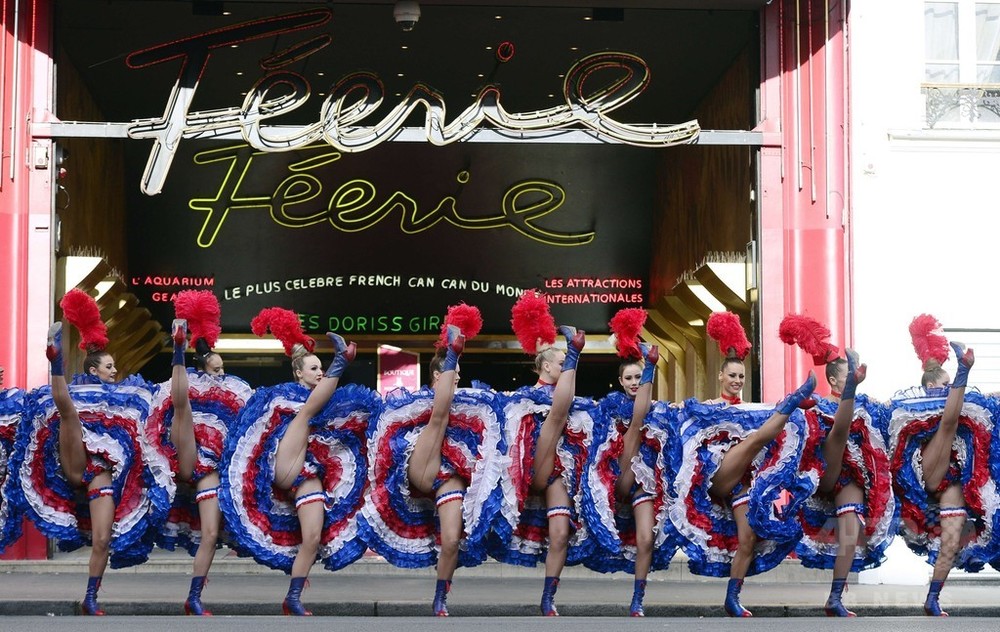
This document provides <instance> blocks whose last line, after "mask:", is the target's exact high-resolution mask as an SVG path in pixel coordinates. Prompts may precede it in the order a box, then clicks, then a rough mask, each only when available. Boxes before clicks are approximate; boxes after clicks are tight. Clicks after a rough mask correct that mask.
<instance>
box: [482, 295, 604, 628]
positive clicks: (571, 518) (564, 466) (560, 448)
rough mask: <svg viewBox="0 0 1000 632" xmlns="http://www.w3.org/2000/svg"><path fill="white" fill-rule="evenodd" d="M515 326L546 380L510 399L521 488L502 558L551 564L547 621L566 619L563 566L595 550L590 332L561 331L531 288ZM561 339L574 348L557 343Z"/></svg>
mask: <svg viewBox="0 0 1000 632" xmlns="http://www.w3.org/2000/svg"><path fill="white" fill-rule="evenodd" d="M511 326H512V328H513V330H514V334H515V335H516V336H517V339H518V341H519V342H520V343H521V348H522V349H523V350H524V351H525V353H527V354H529V355H530V356H532V357H533V359H534V370H535V373H537V374H538V381H537V382H536V383H535V384H534V385H533V386H530V387H522V388H520V389H518V390H517V391H516V392H514V393H512V394H510V395H507V396H505V397H504V398H503V407H504V417H505V419H506V424H505V427H506V431H507V444H508V445H509V446H510V450H509V451H510V454H511V457H512V458H511V462H510V468H509V470H508V475H507V476H505V477H504V484H509V485H511V486H512V487H513V489H512V493H513V495H514V496H515V497H516V499H517V507H516V511H515V512H513V513H512V514H511V515H509V516H506V519H507V521H506V524H504V529H505V535H506V531H509V532H510V536H509V538H508V537H503V538H501V540H502V542H503V544H502V546H494V547H493V548H492V550H491V554H492V555H493V557H495V558H496V559H498V560H500V561H503V562H507V563H510V564H517V565H521V566H531V567H533V566H535V565H537V564H538V563H539V562H540V561H541V560H543V559H544V565H545V578H544V582H543V584H542V597H541V603H540V609H541V613H542V614H543V615H544V616H558V614H559V612H558V610H557V608H556V605H555V595H556V591H557V590H558V588H559V579H560V576H561V575H562V571H563V568H564V567H565V566H566V565H567V563H569V564H578V563H580V562H581V561H582V560H583V559H584V558H586V557H587V556H588V555H589V553H590V546H591V544H590V542H589V537H588V533H587V530H586V529H585V527H584V526H583V525H582V524H581V521H580V514H579V507H578V506H577V504H578V501H579V494H580V491H581V487H580V485H581V481H582V475H583V466H584V464H585V462H586V459H587V450H588V446H589V445H590V440H589V439H590V437H589V433H590V432H591V430H590V428H591V427H592V424H591V423H590V419H591V417H590V411H592V410H593V408H594V406H593V402H590V401H589V400H584V399H581V398H577V397H575V394H576V370H577V365H578V363H579V357H580V352H581V351H582V350H583V347H584V344H585V334H584V332H582V331H577V330H576V329H574V328H573V327H568V326H563V327H559V328H558V329H557V328H556V325H555V320H554V319H553V318H552V314H551V313H550V312H549V306H548V302H547V300H546V298H545V296H544V295H543V294H541V293H539V292H537V291H536V290H527V291H525V292H524V293H523V294H522V295H521V296H520V297H519V298H518V300H517V302H516V303H515V304H514V306H513V307H512V308H511ZM557 334H562V335H563V336H564V337H565V339H566V351H562V350H561V349H559V348H557V347H556V346H555V340H556V336H557Z"/></svg>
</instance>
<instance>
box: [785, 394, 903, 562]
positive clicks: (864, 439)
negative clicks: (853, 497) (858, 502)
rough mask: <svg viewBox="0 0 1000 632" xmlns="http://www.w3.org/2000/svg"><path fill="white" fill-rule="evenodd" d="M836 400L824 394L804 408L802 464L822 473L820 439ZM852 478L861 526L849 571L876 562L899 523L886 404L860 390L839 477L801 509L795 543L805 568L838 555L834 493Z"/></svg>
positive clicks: (882, 557)
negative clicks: (830, 490)
mask: <svg viewBox="0 0 1000 632" xmlns="http://www.w3.org/2000/svg"><path fill="white" fill-rule="evenodd" d="M837 406H838V402H836V401H831V400H827V399H822V400H819V401H818V402H817V405H816V406H815V407H813V408H810V409H809V410H807V411H805V417H806V422H807V423H808V424H809V428H810V433H809V441H808V443H807V445H806V449H805V452H804V454H803V456H802V469H803V470H810V469H812V470H814V471H815V472H816V475H817V477H822V475H823V472H824V471H825V469H826V463H825V461H824V459H823V441H824V440H825V438H826V435H827V434H828V433H829V432H830V429H831V428H832V427H833V417H834V415H835V414H836V412H837ZM848 483H854V484H855V485H857V486H858V487H859V488H860V489H861V491H862V492H863V493H864V503H863V504H864V515H863V516H862V518H863V520H864V529H863V530H862V534H861V538H860V539H859V542H858V547H857V549H856V550H855V553H854V562H853V564H852V566H851V570H852V571H853V572H859V571H862V570H866V569H869V568H875V567H877V566H879V565H880V564H881V563H882V562H883V561H884V560H885V550H886V549H887V548H888V547H889V544H891V543H892V539H893V537H894V536H895V535H896V530H897V528H898V526H899V508H898V505H897V504H896V498H895V496H894V495H893V492H892V474H891V473H890V471H889V410H888V408H887V407H886V406H884V405H883V404H880V403H879V402H876V401H874V400H871V399H869V398H868V397H866V396H864V395H858V396H857V398H856V399H855V400H854V419H853V421H851V429H850V432H849V434H848V438H847V446H846V447H845V449H844V461H843V466H842V468H841V474H840V478H839V479H838V481H837V484H836V486H835V489H834V491H833V493H830V494H823V493H820V492H818V491H817V492H816V493H815V494H814V495H813V496H812V497H810V498H809V500H807V501H806V502H805V504H803V506H802V509H801V511H800V512H799V519H800V521H801V523H802V529H803V535H802V540H801V541H800V542H799V544H798V546H797V547H796V549H795V552H796V554H797V555H798V557H799V559H800V560H801V561H802V565H803V566H806V567H808V568H823V569H832V568H833V565H834V562H835V561H836V559H837V550H838V548H839V543H838V541H837V505H836V501H835V496H836V493H837V492H839V491H840V489H841V488H842V487H843V486H844V485H846V484H848Z"/></svg>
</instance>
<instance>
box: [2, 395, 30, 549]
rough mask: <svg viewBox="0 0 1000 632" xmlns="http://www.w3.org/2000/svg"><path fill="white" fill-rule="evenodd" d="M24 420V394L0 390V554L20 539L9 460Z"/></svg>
mask: <svg viewBox="0 0 1000 632" xmlns="http://www.w3.org/2000/svg"><path fill="white" fill-rule="evenodd" d="M24 418H25V400H24V391H22V390H21V389H19V388H11V389H7V390H4V391H0V552H2V551H3V550H4V549H5V548H7V545H9V544H10V543H12V542H14V541H15V540H17V539H18V538H19V537H21V518H22V516H23V515H24V508H23V507H22V506H21V505H20V504H19V503H15V502H12V490H11V489H10V485H11V484H12V482H11V481H12V477H11V458H12V457H13V455H14V442H15V440H16V438H17V431H18V428H20V427H21V423H22V422H23V420H24Z"/></svg>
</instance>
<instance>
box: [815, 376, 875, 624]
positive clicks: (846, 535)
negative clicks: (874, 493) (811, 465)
mask: <svg viewBox="0 0 1000 632" xmlns="http://www.w3.org/2000/svg"><path fill="white" fill-rule="evenodd" d="M845 390H846V389H845ZM864 499H865V495H864V492H862V491H861V488H860V487H858V486H857V485H855V484H854V483H849V484H847V485H845V486H844V487H843V489H841V490H840V491H839V492H837V497H836V502H837V541H838V545H839V546H838V547H837V559H836V561H835V562H834V563H833V581H832V582H831V583H830V596H829V597H827V599H826V604H824V606H823V611H824V612H826V616H828V617H854V616H857V615H855V614H854V613H853V612H851V611H850V610H848V609H847V606H845V605H844V599H843V598H844V591H845V590H847V575H848V573H850V572H851V566H853V565H854V552H855V551H856V550H857V548H858V537H859V535H860V534H861V529H862V526H863V524H864V523H863V522H862V520H863V516H864V504H863V503H864Z"/></svg>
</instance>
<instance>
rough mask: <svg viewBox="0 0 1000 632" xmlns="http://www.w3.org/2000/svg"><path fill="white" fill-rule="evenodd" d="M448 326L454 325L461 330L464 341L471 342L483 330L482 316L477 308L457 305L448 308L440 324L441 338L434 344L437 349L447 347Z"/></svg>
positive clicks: (462, 304)
mask: <svg viewBox="0 0 1000 632" xmlns="http://www.w3.org/2000/svg"><path fill="white" fill-rule="evenodd" d="M448 325H455V326H456V327H458V328H459V329H461V330H462V333H463V334H464V335H465V339H466V340H472V339H473V338H475V337H476V334H478V333H479V330H480V329H482V328H483V315H482V314H480V313H479V308H478V307H473V306H472V305H466V304H465V303H459V304H458V305H452V306H451V307H449V308H448V314H447V315H446V316H445V317H444V322H443V323H442V324H441V337H440V338H438V341H437V342H435V343H434V346H435V347H437V348H438V349H441V348H444V347H446V346H448Z"/></svg>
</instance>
